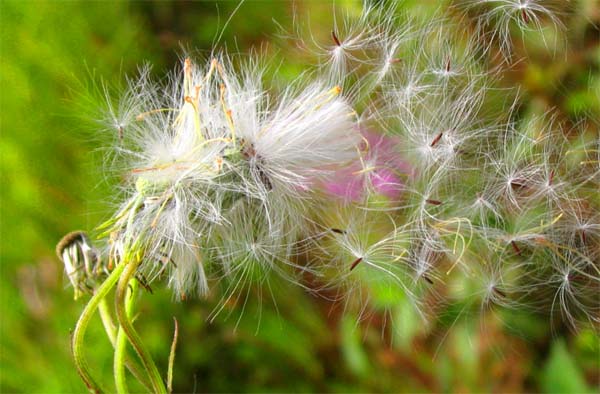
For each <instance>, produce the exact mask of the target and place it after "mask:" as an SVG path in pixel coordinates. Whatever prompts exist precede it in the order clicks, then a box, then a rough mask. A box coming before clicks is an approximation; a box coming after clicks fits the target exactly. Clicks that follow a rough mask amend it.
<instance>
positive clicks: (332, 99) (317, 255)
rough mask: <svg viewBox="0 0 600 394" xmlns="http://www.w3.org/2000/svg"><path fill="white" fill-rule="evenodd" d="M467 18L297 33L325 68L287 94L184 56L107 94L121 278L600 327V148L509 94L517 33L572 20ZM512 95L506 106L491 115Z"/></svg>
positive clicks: (232, 69) (381, 13)
mask: <svg viewBox="0 0 600 394" xmlns="http://www.w3.org/2000/svg"><path fill="white" fill-rule="evenodd" d="M454 9H455V10H459V11H460V12H463V14H462V15H463V16H464V18H470V17H471V16H472V15H473V14H475V15H478V18H479V19H477V20H476V21H475V25H476V29H475V32H474V33H473V36H472V37H470V36H468V34H469V33H468V32H465V31H464V30H463V29H461V28H460V26H458V25H457V24H453V23H452V22H451V21H450V20H446V19H442V18H441V17H440V19H438V20H434V21H428V22H427V23H423V22H420V21H418V20H414V21H411V23H406V21H404V20H403V21H404V22H403V23H402V24H401V23H399V22H398V20H397V19H395V17H394V16H392V15H393V12H389V10H376V9H368V10H366V11H365V12H364V13H363V14H362V15H361V16H360V17H359V18H358V19H352V18H347V19H345V20H344V22H342V23H340V24H339V25H338V24H336V25H335V26H334V27H333V30H332V31H331V35H330V36H329V37H326V38H323V39H322V40H321V39H320V37H315V36H312V35H311V36H310V37H311V40H305V39H303V38H302V37H305V36H306V34H304V33H303V32H302V26H297V32H296V33H298V34H296V33H294V34H283V35H282V36H283V38H284V39H286V40H294V42H295V45H294V48H298V50H301V51H303V52H302V53H303V54H304V57H305V58H306V59H312V60H314V61H315V62H314V63H311V64H309V65H307V67H308V70H309V71H307V72H305V73H303V74H302V75H300V76H298V78H297V79H296V80H295V81H293V82H292V83H290V84H289V85H288V86H286V87H285V88H281V89H279V88H278V87H277V86H269V87H264V80H266V79H267V78H266V76H265V75H264V74H265V72H266V71H265V70H266V68H265V67H261V66H259V62H257V61H256V59H248V60H246V61H240V62H237V61H234V60H232V59H231V58H230V57H228V56H227V55H225V54H220V55H215V56H213V57H211V58H209V60H208V61H207V62H205V63H195V62H193V61H192V60H190V59H185V61H184V62H183V67H182V70H180V71H178V72H176V73H175V74H174V75H173V76H172V77H171V79H170V82H169V83H167V84H155V83H153V82H152V81H151V79H150V78H149V75H148V72H147V71H143V72H142V73H141V76H140V78H139V79H136V80H132V81H130V84H129V90H128V91H127V92H126V93H125V94H124V95H123V96H122V98H121V100H120V101H119V103H118V105H113V104H112V101H110V100H109V108H108V111H107V117H106V118H107V123H108V124H109V125H112V128H113V130H114V147H112V148H111V155H112V156H111V157H112V160H111V161H110V163H111V165H114V168H116V169H117V170H118V171H117V172H119V173H121V174H124V177H123V178H124V181H123V183H122V190H121V192H120V196H122V197H123V202H122V204H121V206H120V207H119V208H118V209H117V210H116V213H115V214H114V215H113V216H112V218H111V219H109V220H108V221H107V222H106V223H104V224H102V225H101V226H100V227H99V229H98V231H99V233H100V234H99V236H100V238H102V239H104V240H106V248H105V250H104V251H103V252H102V253H100V252H98V256H99V255H100V254H101V255H102V257H101V258H102V259H103V261H105V267H106V270H107V271H110V270H111V269H112V268H113V267H115V266H116V265H119V264H125V263H127V262H128V261H127V260H128V259H131V258H134V259H136V260H138V261H140V264H139V268H138V270H137V274H136V275H137V278H138V280H140V281H141V282H143V283H145V284H151V283H153V282H155V281H156V280H158V279H161V278H165V279H166V281H167V282H168V284H169V286H170V287H171V288H172V289H173V292H174V294H175V296H176V297H177V298H185V297H187V296H190V295H206V294H208V293H209V292H210V291H213V286H212V285H211V283H212V282H213V281H222V283H225V289H226V291H225V293H226V296H225V297H224V300H225V299H229V298H230V297H233V296H235V295H236V294H238V293H240V292H241V291H242V290H243V289H245V288H247V287H248V286H249V284H251V283H257V284H260V283H261V282H263V281H266V280H268V279H269V277H270V275H272V274H276V275H279V276H281V277H283V278H286V279H289V281H290V282H291V283H294V284H297V285H300V286H303V287H307V288H310V290H314V291H317V292H319V291H327V294H332V293H331V291H330V290H332V289H335V291H334V294H336V295H338V296H339V297H340V298H342V299H344V300H346V302H347V304H348V305H352V304H354V303H358V304H359V305H361V306H362V305H364V304H365V302H367V301H369V300H370V299H372V298H373V296H374V295H376V296H378V297H379V298H385V299H391V300H392V301H393V302H396V301H398V300H400V299H401V300H405V301H408V302H409V303H410V304H412V305H413V306H414V307H415V310H416V311H418V313H419V314H420V315H421V316H423V317H424V318H426V317H427V316H428V315H429V313H428V312H429V311H428V307H427V305H430V304H431V300H432V299H433V300H435V303H436V305H438V306H439V305H444V304H447V303H453V302H456V301H460V302H464V301H466V302H467V303H468V304H469V305H473V306H475V307H476V308H481V309H482V310H488V309H489V308H490V307H492V306H496V307H498V308H531V309H532V310H539V311H546V312H548V311H550V312H553V313H557V312H558V315H560V316H562V317H563V318H564V320H566V321H568V322H570V323H573V324H575V323H577V322H578V321H581V320H583V321H592V322H594V323H595V324H597V323H598V322H599V320H600V302H599V300H598V290H599V286H600V213H599V212H600V211H599V209H600V197H599V193H598V190H600V186H599V182H600V160H599V159H600V153H599V152H600V136H599V134H598V133H597V130H596V132H591V133H590V132H589V129H588V131H584V130H583V128H582V129H581V130H579V129H565V128H564V127H562V126H561V124H560V123H559V122H558V121H555V117H554V116H553V115H552V114H551V113H549V114H546V115H545V116H542V117H535V116H529V117H527V116H523V115H522V114H520V113H519V111H518V110H520V109H521V108H520V104H519V98H518V95H517V94H516V92H515V91H510V90H502V89H500V88H498V86H499V85H498V84H496V80H497V79H498V78H500V77H501V75H502V65H505V64H507V63H510V62H511V60H512V59H513V54H512V41H511V37H513V35H512V34H511V31H512V29H515V28H521V29H523V31H526V30H528V29H530V30H544V29H545V28H546V27H548V26H550V29H552V31H553V32H554V33H555V34H556V32H557V31H560V28H561V23H560V19H559V17H558V16H556V15H555V14H554V13H553V7H550V6H547V5H544V4H543V2H541V1H534V0H522V1H517V0H514V1H513V0H505V1H479V2H475V1H459V2H456V4H455V7H454ZM474 10H476V11H474ZM406 20H408V19H406ZM548 45H549V46H550V45H551V44H548ZM235 60H237V59H235ZM498 65H500V66H498ZM273 92H275V93H273ZM498 94H500V95H504V97H505V100H504V101H505V102H506V103H507V104H505V105H504V106H502V107H501V108H496V109H494V108H492V109H490V108H488V106H486V105H487V101H486V100H487V99H488V96H489V95H498ZM596 126H597V125H596ZM114 168H113V169H111V171H114ZM81 241H82V243H81V245H87V244H88V241H87V238H85V237H82V238H81ZM79 249H81V250H83V249H82V248H81V247H79ZM79 249H77V250H79ZM73 250H74V251H72V250H71V249H68V250H61V252H60V253H61V255H65V254H66V256H67V260H68V261H72V260H73V259H72V258H71V257H70V256H71V255H72V254H73V253H80V252H78V251H77V250H75V249H73ZM81 253H83V258H85V257H86V256H87V254H86V252H85V251H84V252H81ZM81 253H80V254H81ZM94 256H95V255H94ZM94 258H96V257H94ZM98 258H100V257H98ZM85 266H86V267H87V264H86V265H85ZM85 269H86V272H87V268H85ZM71 271H73V270H71ZM71 271H70V272H68V274H69V276H70V278H71V279H72V281H73V282H74V285H75V287H76V288H77V289H78V292H79V293H80V292H82V291H84V287H82V285H81V283H87V282H85V281H83V282H82V281H81V279H80V276H81V274H80V273H76V274H73V273H71ZM105 274H106V273H105V272H103V273H102V275H105ZM307 277H310V280H308V281H307ZM309 283H310V286H309Z"/></svg>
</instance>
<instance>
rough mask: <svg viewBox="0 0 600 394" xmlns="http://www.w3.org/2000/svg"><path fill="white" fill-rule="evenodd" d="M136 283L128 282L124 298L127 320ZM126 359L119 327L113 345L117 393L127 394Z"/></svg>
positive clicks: (124, 344) (129, 317)
mask: <svg viewBox="0 0 600 394" xmlns="http://www.w3.org/2000/svg"><path fill="white" fill-rule="evenodd" d="M137 288H138V282H137V281H136V280H135V279H133V280H131V281H130V282H129V292H128V295H127V296H126V298H125V312H126V313H127V318H128V319H131V316H132V315H133V305H134V303H135V297H136V295H137ZM126 357H127V336H126V335H125V332H124V331H123V329H122V328H121V327H119V331H118V333H117V340H116V343H115V359H114V372H115V384H116V388H117V393H120V394H125V393H128V392H129V390H128V389H127V382H126V379H125V361H126Z"/></svg>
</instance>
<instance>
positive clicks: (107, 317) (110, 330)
mask: <svg viewBox="0 0 600 394" xmlns="http://www.w3.org/2000/svg"><path fill="white" fill-rule="evenodd" d="M98 311H99V312H100V317H101V318H102V323H103V324H104V329H105V330H106V335H107V336H108V339H109V340H110V343H111V344H112V346H113V347H116V343H117V327H116V326H115V323H114V321H113V318H112V316H111V314H110V311H109V308H108V303H107V302H106V298H103V299H102V301H100V305H99V306H98ZM125 366H126V367H127V369H128V370H129V372H131V374H132V375H133V376H135V378H136V379H137V381H138V382H140V383H141V384H142V385H144V387H145V388H146V389H147V390H148V391H152V386H151V385H150V382H149V381H148V379H147V378H146V376H145V375H144V372H143V371H142V369H141V366H140V365H139V364H138V363H137V362H136V361H135V360H133V359H132V358H131V357H130V356H129V355H128V354H125Z"/></svg>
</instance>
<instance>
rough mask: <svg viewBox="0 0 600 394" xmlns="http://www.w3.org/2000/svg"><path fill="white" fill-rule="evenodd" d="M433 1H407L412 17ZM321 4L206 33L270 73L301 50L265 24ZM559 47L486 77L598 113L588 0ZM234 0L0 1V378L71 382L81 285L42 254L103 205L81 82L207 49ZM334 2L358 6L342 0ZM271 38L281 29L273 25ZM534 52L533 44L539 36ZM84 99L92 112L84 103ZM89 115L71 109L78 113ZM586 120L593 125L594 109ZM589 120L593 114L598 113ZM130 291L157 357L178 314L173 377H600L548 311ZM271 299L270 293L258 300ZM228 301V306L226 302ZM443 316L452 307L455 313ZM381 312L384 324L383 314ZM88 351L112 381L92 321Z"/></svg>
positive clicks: (255, 10)
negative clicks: (277, 61) (430, 309)
mask: <svg viewBox="0 0 600 394" xmlns="http://www.w3.org/2000/svg"><path fill="white" fill-rule="evenodd" d="M444 3H446V2H443V1H439V2H438V1H429V2H427V1H405V2H403V3H401V5H400V6H399V7H398V8H399V9H401V10H402V11H404V12H407V13H408V14H409V15H410V14H415V15H423V14H424V15H427V14H428V13H430V12H432V11H434V10H436V9H437V8H438V7H440V6H441V5H443V4H444ZM332 4H333V3H332V2H326V1H322V2H321V1H296V2H293V3H292V2H280V1H273V2H269V1H260V2H253V1H247V2H245V3H243V4H242V5H241V6H240V7H239V10H238V11H237V13H235V14H234V16H233V17H232V18H231V21H230V23H229V25H228V27H227V28H226V29H225V30H224V33H223V37H222V39H221V45H223V44H226V45H227V47H228V48H229V49H230V50H233V51H240V52H248V51H249V49H250V48H259V47H262V48H263V50H264V51H265V52H266V53H268V54H271V55H272V56H273V57H275V58H281V59H285V60H286V66H285V67H283V68H282V69H281V70H280V74H281V75H279V77H280V78H283V79H284V80H285V78H288V77H289V76H288V74H289V75H293V74H294V72H295V70H296V69H299V68H300V66H299V64H300V63H301V62H302V59H298V56H297V54H295V53H294V48H286V47H285V46H283V48H279V49H277V48H276V46H275V45H273V41H274V40H275V41H278V40H279V39H277V38H274V37H276V33H277V32H278V29H277V24H276V23H274V20H275V21H276V22H277V23H278V24H281V25H282V26H285V27H291V24H292V19H293V17H294V15H296V17H298V18H308V17H310V19H311V27H312V29H314V30H315V32H316V34H319V32H320V34H323V35H325V36H327V35H328V34H329V32H330V30H331V16H330V14H331V10H332ZM572 4H573V8H574V9H573V10H572V14H571V16H570V17H569V19H568V21H567V25H568V26H569V27H572V29H571V30H569V33H568V34H567V36H568V37H567V40H568V42H569V47H568V52H565V53H564V54H563V55H564V56H560V55H559V56H554V57H551V58H548V56H546V55H543V54H539V55H538V54H537V52H536V51H530V52H529V53H528V55H529V56H530V58H529V59H528V61H527V62H523V63H521V64H520V65H519V66H518V67H517V68H516V69H514V70H513V72H511V73H508V74H507V75H506V76H505V78H504V79H503V80H502V83H504V84H506V86H515V85H517V84H520V85H521V86H522V93H523V98H522V101H523V103H524V104H523V105H525V107H526V108H527V109H528V110H529V111H533V112H539V113H540V114H541V113H544V112H545V111H546V110H547V109H548V108H550V107H555V108H557V109H558V112H557V113H558V114H559V116H561V117H562V118H564V119H566V120H568V121H569V122H572V123H573V124H575V123H577V122H580V121H581V119H588V120H589V119H594V118H595V119H596V120H597V119H598V118H599V114H600V111H599V109H598V99H599V96H600V94H599V93H598V90H600V84H599V76H600V72H599V68H598V67H599V63H600V51H599V50H598V37H599V36H600V34H599V33H598V30H597V28H594V27H593V25H592V23H596V24H597V23H598V21H599V19H600V6H599V5H598V3H597V2H596V1H594V0H591V1H589V0H588V1H579V2H577V1H575V2H572ZM238 5H239V3H237V2H218V3H215V2H185V3H183V2H182V3H179V2H178V3H173V2H153V1H150V2H127V1H123V2H76V1H68V2H62V1H61V2H59V1H55V2H52V1H48V2H45V1H5V0H3V1H1V2H0V25H1V27H0V28H1V48H0V49H1V54H0V63H1V71H0V95H1V102H0V105H1V106H0V108H1V119H0V121H1V125H0V126H1V139H0V152H1V159H0V163H1V171H2V174H1V176H2V180H1V185H2V187H1V195H0V196H1V201H0V202H1V233H0V236H1V264H0V267H1V270H2V271H1V285H0V295H1V308H2V309H1V311H0V313H1V314H0V322H1V358H0V364H1V371H0V392H38V393H64V392H83V391H84V390H85V387H84V385H83V384H82V382H81V381H80V379H79V377H78V376H77V373H76V371H75V368H74V365H73V362H72V359H71V355H70V349H69V335H70V330H72V328H73V327H74V324H75V322H76V320H77V318H78V315H79V313H80V312H81V310H82V308H83V305H84V302H85V300H81V299H80V300H78V301H73V293H72V290H71V289H70V288H68V286H67V283H68V281H67V279H66V277H65V275H64V274H63V268H62V265H61V263H60V262H59V261H58V260H57V258H56V257H55V255H54V245H55V244H56V242H57V241H58V240H59V239H60V237H61V236H62V235H63V234H65V233H66V232H68V231H71V230H74V229H83V230H90V229H92V228H94V226H96V225H97V224H98V223H100V221H101V219H103V218H106V217H107V216H108V215H109V214H110V204H108V203H107V202H110V201H112V200H111V198H112V197H111V195H110V192H109V190H110V189H109V187H108V186H109V184H108V182H107V181H106V179H105V177H104V176H102V174H100V173H99V168H100V164H101V160H102V154H101V152H100V151H99V148H101V146H100V144H101V141H100V140H99V139H98V138H96V136H95V135H94V129H93V127H94V124H93V122H90V121H89V119H87V118H89V117H90V114H91V115H92V116H93V113H92V112H93V108H90V107H91V106H90V102H85V101H84V100H83V98H82V97H85V91H86V89H88V86H90V85H91V84H93V81H95V82H96V83H97V82H98V81H99V80H100V78H103V79H105V80H107V81H109V82H111V83H119V82H121V83H122V82H123V81H124V80H125V75H133V74H135V71H136V69H137V67H138V66H139V65H141V64H143V63H144V62H148V63H149V64H151V65H152V66H153V74H155V75H156V76H157V77H160V76H162V75H164V73H165V72H167V71H168V70H171V69H172V67H173V66H174V64H175V63H176V62H177V61H178V58H179V56H180V55H181V53H182V48H186V49H190V48H193V49H195V50H198V51H199V52H200V53H208V52H210V49H211V47H212V43H213V41H214V39H215V38H216V37H217V36H218V35H219V34H220V32H221V28H222V27H223V25H224V23H225V21H226V20H227V19H228V18H229V16H230V15H231V14H232V12H233V11H234V9H235V8H236V7H237V6H238ZM335 6H336V8H338V9H342V10H344V11H346V12H349V13H353V12H354V13H357V12H360V9H361V4H360V2H356V1H338V2H336V3H335ZM279 41H280V40H279ZM540 52H542V51H540ZM90 111H91V112H90ZM86 119H87V120H86ZM592 124H593V122H592ZM598 124H599V123H596V126H598ZM154 290H155V291H154V294H153V295H147V296H145V297H144V298H143V301H142V302H141V303H140V309H141V311H142V313H141V317H140V318H139V321H138V323H137V324H138V326H139V329H140V331H141V332H142V334H143V337H144V338H145V340H146V342H147V343H148V346H149V347H150V349H151V351H152V353H153V354H154V355H155V358H156V359H157V361H158V363H159V366H160V367H161V368H162V369H163V371H166V362H167V356H168V349H169V346H170V338H171V336H172V331H173V320H172V318H173V317H176V318H177V320H178V321H179V323H180V337H179V341H180V342H179V343H180V346H179V350H178V353H177V358H176V361H175V378H174V380H175V382H174V387H175V391H177V392H431V391H433V392H531V391H541V392H547V393H559V392H573V393H579V392H594V391H597V390H598V388H599V382H600V371H599V363H600V361H599V358H600V341H599V339H598V335H597V331H594V330H593V329H592V328H585V327H584V328H583V329H581V330H580V331H579V332H577V333H574V332H572V331H570V330H568V329H566V328H564V329H563V328H561V327H560V326H559V327H556V326H555V327H554V329H552V328H551V325H550V324H549V323H548V317H547V316H537V315H532V314H527V313H525V312H523V314H515V315H514V316H511V317H510V320H509V321H505V320H504V321H499V320H496V319H494V318H493V317H491V316H490V317H489V318H488V317H483V318H482V319H479V318H477V317H474V318H472V319H458V320H456V318H454V317H452V316H450V317H448V316H446V317H445V318H444V319H440V321H439V322H438V323H437V324H435V325H434V326H433V327H430V328H429V329H428V330H426V331H425V330H424V329H423V328H422V327H421V326H420V322H419V321H418V320H417V318H416V317H415V316H414V312H411V310H410V309H409V308H405V307H404V306H402V305H399V306H398V308H397V310H395V311H394V312H395V313H393V316H394V318H393V319H392V320H394V321H391V319H390V316H388V315H386V314H380V313H378V312H377V311H375V312H374V313H373V314H372V316H370V317H369V318H368V319H367V320H366V321H363V322H361V323H357V320H356V316H353V315H352V314H351V313H343V310H342V309H343V306H341V305H335V304H333V303H331V302H328V301H326V300H323V299H319V298H316V297H313V296H310V295H307V294H305V293H303V292H301V291H300V290H298V289H289V288H287V287H286V286H285V285H283V284H282V285H278V284H277V283H274V288H273V293H274V294H273V295H271V294H269V293H268V292H266V291H265V290H264V289H263V290H262V291H261V289H252V290H251V291H252V294H250V295H249V297H248V299H249V301H248V303H247V304H246V306H245V308H241V307H240V305H238V306H237V307H235V308H233V307H231V308H229V307H227V308H226V310H225V311H224V312H222V313H221V314H220V315H218V316H217V318H216V319H215V320H214V321H212V322H210V323H209V322H207V321H206V319H207V317H208V316H209V314H210V312H211V311H212V310H213V308H214V306H215V305H216V301H218V300H215V299H208V300H189V301H186V302H172V300H171V295H170V294H169V293H168V292H167V291H166V290H164V289H162V288H160V286H155V289H154ZM272 298H275V299H276V300H277V302H276V303H275V302H273V301H272ZM242 312H243V313H242ZM457 313H459V312H457ZM391 326H394V329H393V330H391V329H390V327H391ZM87 338H88V350H89V357H90V362H91V364H92V365H93V366H94V370H95V371H96V373H97V374H102V375H103V376H102V380H103V381H106V382H110V381H112V348H111V347H110V344H109V343H108V341H107V340H106V338H105V336H104V333H103V331H102V328H101V325H100V322H99V320H98V321H94V324H93V326H92V328H91V329H90V331H89V333H88V336H87Z"/></svg>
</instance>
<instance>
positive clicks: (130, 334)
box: [115, 257, 167, 394]
mask: <svg viewBox="0 0 600 394" xmlns="http://www.w3.org/2000/svg"><path fill="white" fill-rule="evenodd" d="M127 260H128V262H127V264H126V265H127V267H126V269H125V271H124V272H123V275H122V276H121V278H120V279H119V283H118V284H117V291H116V296H115V305H116V310H117V318H118V320H119V324H120V325H121V330H122V331H123V332H124V333H125V335H126V336H127V339H129V342H130V343H131V345H132V346H133V348H134V349H135V351H136V352H137V354H138V356H139V357H140V359H141V360H142V365H143V366H144V368H145V369H146V372H147V373H148V376H149V377H150V382H151V383H152V388H153V389H154V392H155V393H161V394H166V393H167V390H166V388H165V384H164V382H163V381H162V378H161V377H160V373H159V372H158V368H157V367H156V364H154V361H153V360H152V357H151V356H150V354H149V353H148V351H147V350H146V348H145V347H144V344H143V342H142V339H141V338H140V336H139V334H138V333H137V331H136V330H135V328H134V327H133V324H131V320H130V318H129V317H128V316H127V308H126V301H125V296H126V294H127V289H128V287H129V283H130V282H131V281H132V280H135V272H136V270H137V267H138V266H139V264H140V262H139V260H138V259H137V258H135V257H134V258H132V259H127ZM127 260H125V261H127ZM125 261H124V262H123V263H122V264H125Z"/></svg>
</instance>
